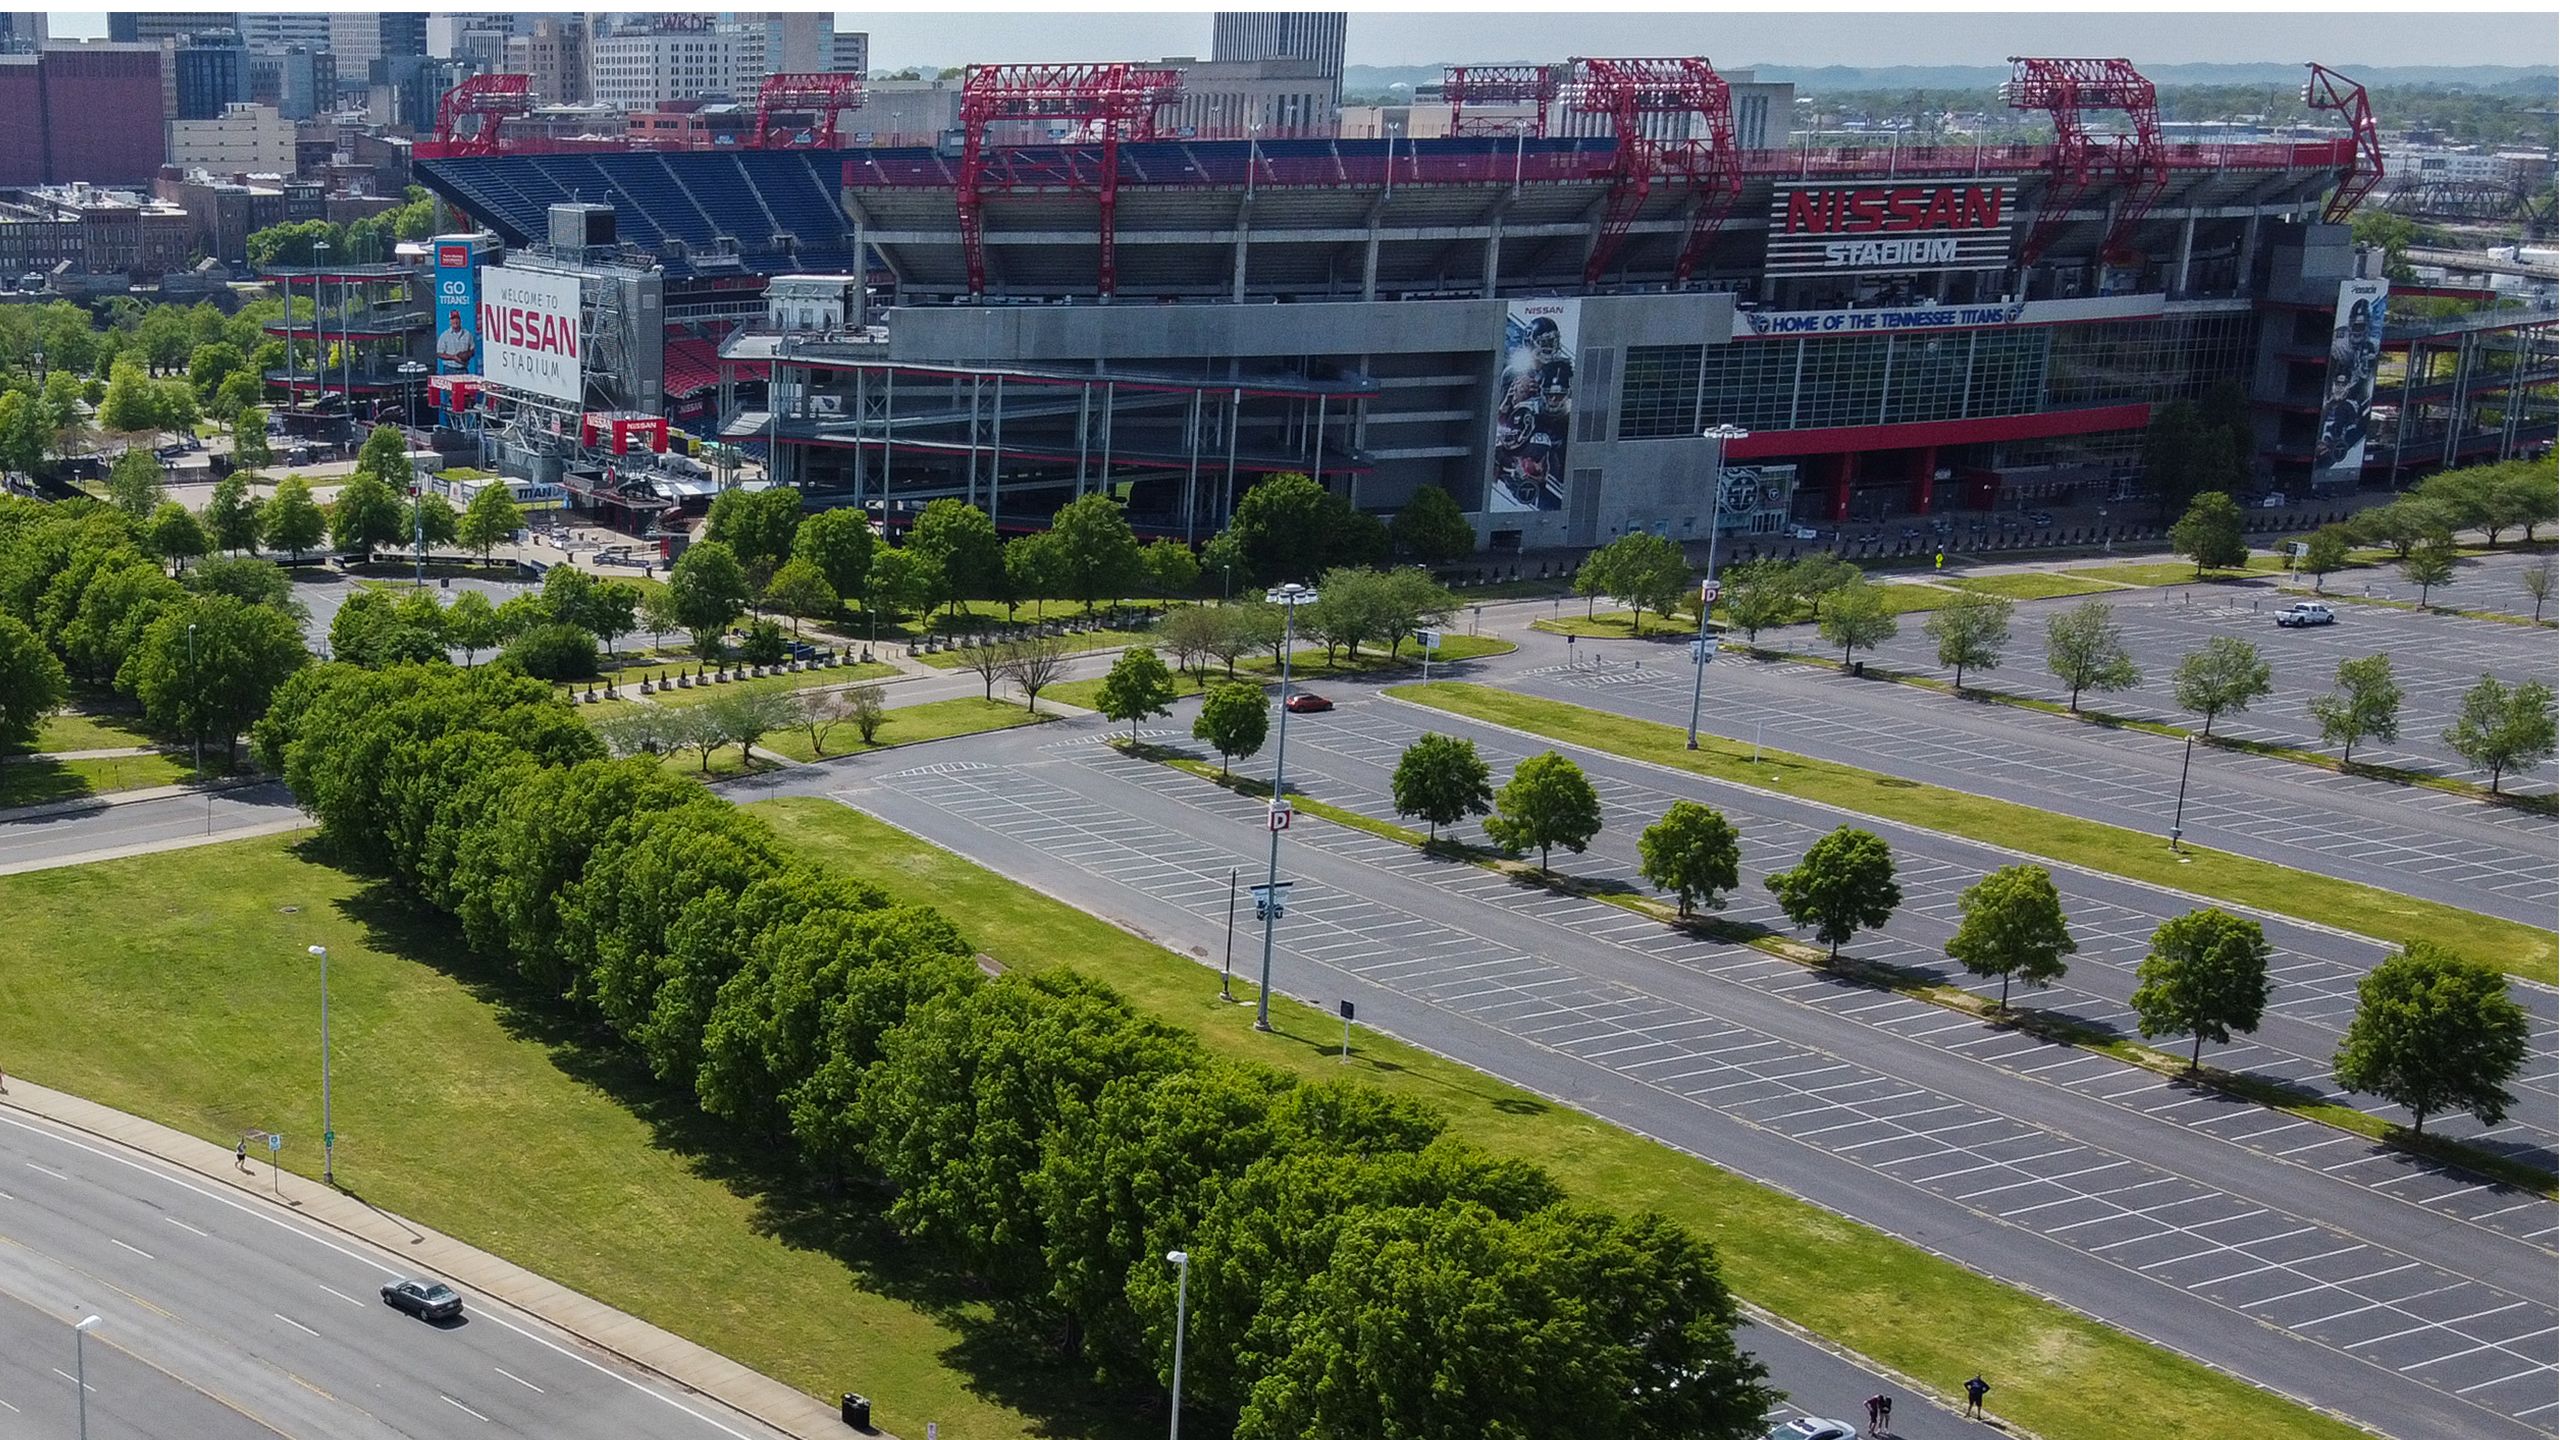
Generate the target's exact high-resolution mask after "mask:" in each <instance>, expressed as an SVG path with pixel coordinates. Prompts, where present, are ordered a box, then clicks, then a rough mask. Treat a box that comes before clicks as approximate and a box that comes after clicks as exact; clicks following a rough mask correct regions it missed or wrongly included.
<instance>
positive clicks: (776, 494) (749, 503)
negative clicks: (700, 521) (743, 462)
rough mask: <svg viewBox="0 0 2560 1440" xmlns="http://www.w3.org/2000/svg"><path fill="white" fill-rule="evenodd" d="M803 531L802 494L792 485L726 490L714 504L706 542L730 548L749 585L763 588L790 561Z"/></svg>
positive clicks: (707, 525) (706, 529)
mask: <svg viewBox="0 0 2560 1440" xmlns="http://www.w3.org/2000/svg"><path fill="white" fill-rule="evenodd" d="M799 529H800V492H799V490H798V489H796V488H795V487H793V486H789V485H773V486H768V487H766V488H765V489H762V490H723V491H721V492H720V498H718V499H717V500H714V501H712V502H711V514H710V518H709V522H708V523H707V524H706V525H705V526H704V527H703V536H704V538H705V539H709V540H714V541H717V542H719V543H720V544H722V545H725V546H727V547H728V549H729V553H730V554H731V555H732V556H734V557H735V558H736V560H737V562H738V564H739V566H740V567H741V568H743V569H744V570H745V571H746V574H747V581H748V583H749V584H750V585H752V586H756V587H762V586H763V584H764V583H765V582H766V581H768V580H770V579H772V578H773V572H774V571H776V570H779V569H781V568H782V562H783V561H785V560H787V559H789V558H791V544H792V540H793V537H794V536H795V535H796V534H797V533H798V531H799Z"/></svg>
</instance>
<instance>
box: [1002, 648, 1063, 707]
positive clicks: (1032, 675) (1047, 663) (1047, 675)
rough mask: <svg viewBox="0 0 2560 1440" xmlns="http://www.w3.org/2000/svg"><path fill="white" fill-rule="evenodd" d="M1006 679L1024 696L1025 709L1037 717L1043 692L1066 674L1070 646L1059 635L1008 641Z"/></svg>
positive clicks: (1005, 654) (1005, 663)
mask: <svg viewBox="0 0 2560 1440" xmlns="http://www.w3.org/2000/svg"><path fill="white" fill-rule="evenodd" d="M1002 648H1003V651H1004V678H1006V679H1007V680H1010V681H1012V682H1013V685H1014V688H1015V689H1017V690H1020V691H1021V692H1022V708H1023V709H1025V710H1029V711H1031V712H1033V713H1034V714H1037V713H1038V712H1039V709H1040V692H1041V691H1043V690H1046V689H1048V688H1049V687H1050V686H1051V685H1054V684H1056V683H1057V681H1058V679H1059V677H1061V676H1063V675H1065V674H1066V673H1067V642H1066V641H1065V640H1064V639H1063V638H1061V637H1059V636H1056V635H1035V636H1032V637H1030V638H1029V639H1024V640H1008V641H1006V642H1005V644H1004V645H1003V647H1002Z"/></svg>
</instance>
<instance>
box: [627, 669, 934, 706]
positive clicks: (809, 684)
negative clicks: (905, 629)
mask: <svg viewBox="0 0 2560 1440" xmlns="http://www.w3.org/2000/svg"><path fill="white" fill-rule="evenodd" d="M662 668H664V669H666V670H667V671H668V672H669V673H672V672H673V671H675V670H682V669H685V668H688V667H685V666H680V665H679V666H671V667H662ZM657 673H659V672H658V670H654V669H650V668H648V667H645V666H644V667H636V668H634V669H633V670H631V671H629V672H628V673H626V674H625V676H624V677H623V679H622V681H621V684H622V686H623V689H624V691H625V692H626V693H627V694H629V695H631V696H633V697H635V698H632V699H628V700H617V701H613V702H611V703H610V704H608V703H606V702H603V701H598V702H597V703H596V704H595V705H594V706H593V707H592V708H591V709H589V710H588V711H587V712H586V713H588V714H605V715H610V714H613V713H615V712H616V711H618V710H621V709H625V708H628V707H630V706H633V705H637V704H640V703H641V702H640V701H639V700H638V699H637V698H636V697H637V696H638V695H639V693H640V682H641V681H642V680H644V679H647V678H649V677H650V676H653V675H655V674H657ZM897 673H898V667H897V666H895V665H888V664H883V663H881V662H880V661H877V660H874V661H872V662H871V663H870V664H868V665H864V664H860V663H856V664H852V665H838V666H835V667H834V668H832V669H828V670H797V671H793V672H791V673H789V674H784V675H766V676H763V677H761V678H759V679H754V680H732V681H730V682H729V683H728V684H726V685H696V686H694V687H693V688H692V689H690V690H662V691H659V692H658V693H657V694H654V695H652V696H650V697H649V701H650V703H653V704H658V705H700V704H702V703H703V702H705V701H708V700H712V699H716V698H718V697H719V696H722V695H742V694H746V693H749V692H751V691H759V690H772V691H777V692H780V693H783V694H789V693H790V692H792V691H794V690H815V689H819V688H821V687H823V686H828V685H853V684H858V683H860V682H862V681H864V680H881V679H886V678H887V677H889V676H891V675H895V674H897Z"/></svg>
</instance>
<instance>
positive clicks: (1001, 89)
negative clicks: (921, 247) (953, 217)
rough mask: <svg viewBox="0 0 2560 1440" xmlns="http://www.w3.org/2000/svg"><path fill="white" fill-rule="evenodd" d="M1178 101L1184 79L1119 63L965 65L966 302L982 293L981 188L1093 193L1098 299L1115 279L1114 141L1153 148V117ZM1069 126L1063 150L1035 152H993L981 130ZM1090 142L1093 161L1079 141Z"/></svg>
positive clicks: (963, 220) (963, 216)
mask: <svg viewBox="0 0 2560 1440" xmlns="http://www.w3.org/2000/svg"><path fill="white" fill-rule="evenodd" d="M1181 98H1182V72H1181V71H1179V70H1170V69H1162V68H1158V67H1153V66H1143V65H1131V64H1125V63H1120V62H1113V63H1111V64H1103V65H972V66H970V67H969V70H968V74H967V75H966V77H964V78H963V79H962V80H961V82H960V130H961V134H962V136H963V139H962V141H961V149H960V193H959V195H958V197H957V198H958V201H959V206H960V244H961V248H962V250H963V252H964V253H965V254H966V255H967V256H968V261H969V297H970V298H971V299H973V300H974V299H976V298H978V297H979V296H981V295H983V294H985V293H986V288H987V249H986V221H985V217H984V216H983V215H982V214H981V213H980V207H981V206H982V205H984V204H985V201H986V192H988V191H989V190H1011V189H1015V188H1018V187H1025V188H1027V187H1039V186H1065V187H1067V188H1070V189H1074V188H1081V187H1083V186H1085V185H1087V184H1090V185H1092V187H1093V191H1094V196H1095V199H1096V201H1097V202H1098V203H1099V205H1100V208H1101V212H1102V217H1101V225H1100V233H1101V240H1102V263H1101V271H1100V276H1099V283H1100V290H1101V294H1102V295H1103V297H1104V298H1105V299H1108V298H1109V297H1110V295H1111V292H1112V286H1113V281H1114V265H1113V255H1112V241H1113V233H1114V232H1113V219H1112V215H1113V207H1114V204H1115V202H1116V201H1117V200H1118V198H1119V190H1120V142H1121V141H1123V140H1152V139H1154V138H1155V135H1156V112H1157V111H1159V110H1162V109H1164V108H1165V107H1166V106H1168V105H1171V104H1173V103H1175V102H1176V101H1178V100H1180V99H1181ZM1047 120H1063V121H1068V122H1071V123H1072V124H1073V125H1074V126H1075V128H1076V132H1077V133H1076V134H1075V135H1074V136H1072V137H1070V139H1069V143H1067V144H1064V145H1058V146H1047V145H1042V146H1040V147H1037V148H1035V149H1024V148H1021V147H1018V146H995V145H991V144H990V143H989V140H990V137H989V134H988V132H989V130H990V129H991V128H992V127H993V126H995V125H997V124H999V123H1002V122H1006V121H1047ZM1092 140H1098V141H1100V142H1101V153H1100V155H1099V157H1098V163H1095V166H1094V169H1093V171H1092V173H1091V174H1090V175H1088V174H1087V171H1086V167H1087V165H1088V163H1093V162H1095V160H1096V157H1094V155H1093V153H1092V152H1091V151H1088V150H1086V149H1084V148H1083V147H1082V146H1081V145H1080V144H1078V143H1076V142H1078V141H1092Z"/></svg>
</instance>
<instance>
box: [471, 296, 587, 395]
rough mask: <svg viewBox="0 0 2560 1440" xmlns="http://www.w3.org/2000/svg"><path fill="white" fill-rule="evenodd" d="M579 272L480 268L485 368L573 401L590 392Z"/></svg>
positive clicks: (496, 378)
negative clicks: (585, 367)
mask: <svg viewBox="0 0 2560 1440" xmlns="http://www.w3.org/2000/svg"><path fill="white" fill-rule="evenodd" d="M584 353H585V344H584V336H583V332H582V330H581V328H580V323H579V306H578V277H577V276H575V275H555V274H552V273H550V272H548V271H537V270H511V269H508V268H507V267H505V266H503V265H492V266H489V267H487V268H486V269H484V270H482V271H481V272H480V373H481V374H482V376H484V377H485V378H487V379H488V380H489V381H490V383H492V384H496V385H504V386H508V387H510V388H513V389H517V390H530V391H532V392H533V393H535V394H537V395H547V396H550V397H551V398H552V399H554V400H565V401H567V402H568V403H570V404H571V405H575V404H578V403H579V402H580V401H581V400H582V399H583V398H585V394H586V391H585V386H584V384H583V381H584V378H585V374H584V370H583V369H582V357H583V356H584Z"/></svg>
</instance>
